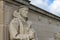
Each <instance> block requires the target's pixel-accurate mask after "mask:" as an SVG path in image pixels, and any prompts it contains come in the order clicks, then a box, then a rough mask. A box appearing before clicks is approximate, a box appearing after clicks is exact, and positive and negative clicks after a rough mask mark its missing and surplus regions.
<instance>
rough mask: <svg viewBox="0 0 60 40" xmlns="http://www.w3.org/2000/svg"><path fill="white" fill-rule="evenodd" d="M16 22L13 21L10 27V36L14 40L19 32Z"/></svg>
mask: <svg viewBox="0 0 60 40" xmlns="http://www.w3.org/2000/svg"><path fill="white" fill-rule="evenodd" d="M16 22H17V21H16V20H14V19H13V20H12V21H11V23H10V25H9V32H10V36H11V37H12V38H16V34H17V30H16V28H15V27H17V24H16Z"/></svg>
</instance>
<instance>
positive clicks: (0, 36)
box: [0, 1, 3, 40]
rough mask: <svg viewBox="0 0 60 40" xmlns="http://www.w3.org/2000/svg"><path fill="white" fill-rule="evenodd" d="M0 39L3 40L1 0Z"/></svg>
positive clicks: (0, 4) (1, 4)
mask: <svg viewBox="0 0 60 40" xmlns="http://www.w3.org/2000/svg"><path fill="white" fill-rule="evenodd" d="M0 40H3V1H0Z"/></svg>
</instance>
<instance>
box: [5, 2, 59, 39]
mask: <svg viewBox="0 0 60 40" xmlns="http://www.w3.org/2000/svg"><path fill="white" fill-rule="evenodd" d="M4 8H5V9H4V10H5V11H4V13H5V14H4V24H5V25H6V26H5V32H4V33H5V34H7V31H6V28H7V27H8V26H7V25H8V24H9V22H10V21H11V19H12V18H13V16H12V14H13V12H14V10H17V9H18V6H15V5H13V4H9V3H4ZM28 18H29V20H30V21H32V28H33V29H34V30H35V31H36V33H37V38H38V40H49V38H52V37H53V34H54V33H55V32H58V31H60V25H59V24H60V21H57V20H55V19H53V18H50V17H48V16H45V15H42V14H41V13H38V12H35V11H32V10H30V11H29V15H28ZM4 36H6V35H4Z"/></svg>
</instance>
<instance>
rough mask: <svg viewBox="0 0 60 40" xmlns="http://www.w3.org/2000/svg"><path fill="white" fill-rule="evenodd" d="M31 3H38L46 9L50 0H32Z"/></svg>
mask: <svg viewBox="0 0 60 40" xmlns="http://www.w3.org/2000/svg"><path fill="white" fill-rule="evenodd" d="M30 1H31V4H33V5H36V6H37V7H40V8H43V9H46V8H47V6H48V0H30Z"/></svg>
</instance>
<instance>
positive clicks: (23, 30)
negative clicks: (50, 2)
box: [9, 5, 35, 40]
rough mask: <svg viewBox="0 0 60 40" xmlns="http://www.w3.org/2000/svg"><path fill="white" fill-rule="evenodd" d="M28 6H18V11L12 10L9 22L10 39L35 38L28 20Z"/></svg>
mask: <svg viewBox="0 0 60 40" xmlns="http://www.w3.org/2000/svg"><path fill="white" fill-rule="evenodd" d="M28 10H29V9H28V7H26V6H24V5H23V6H20V9H19V12H18V11H17V10H15V11H14V13H13V16H14V18H13V19H12V21H11V22H10V25H9V32H10V40H35V32H34V30H33V29H32V28H31V22H29V21H28Z"/></svg>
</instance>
